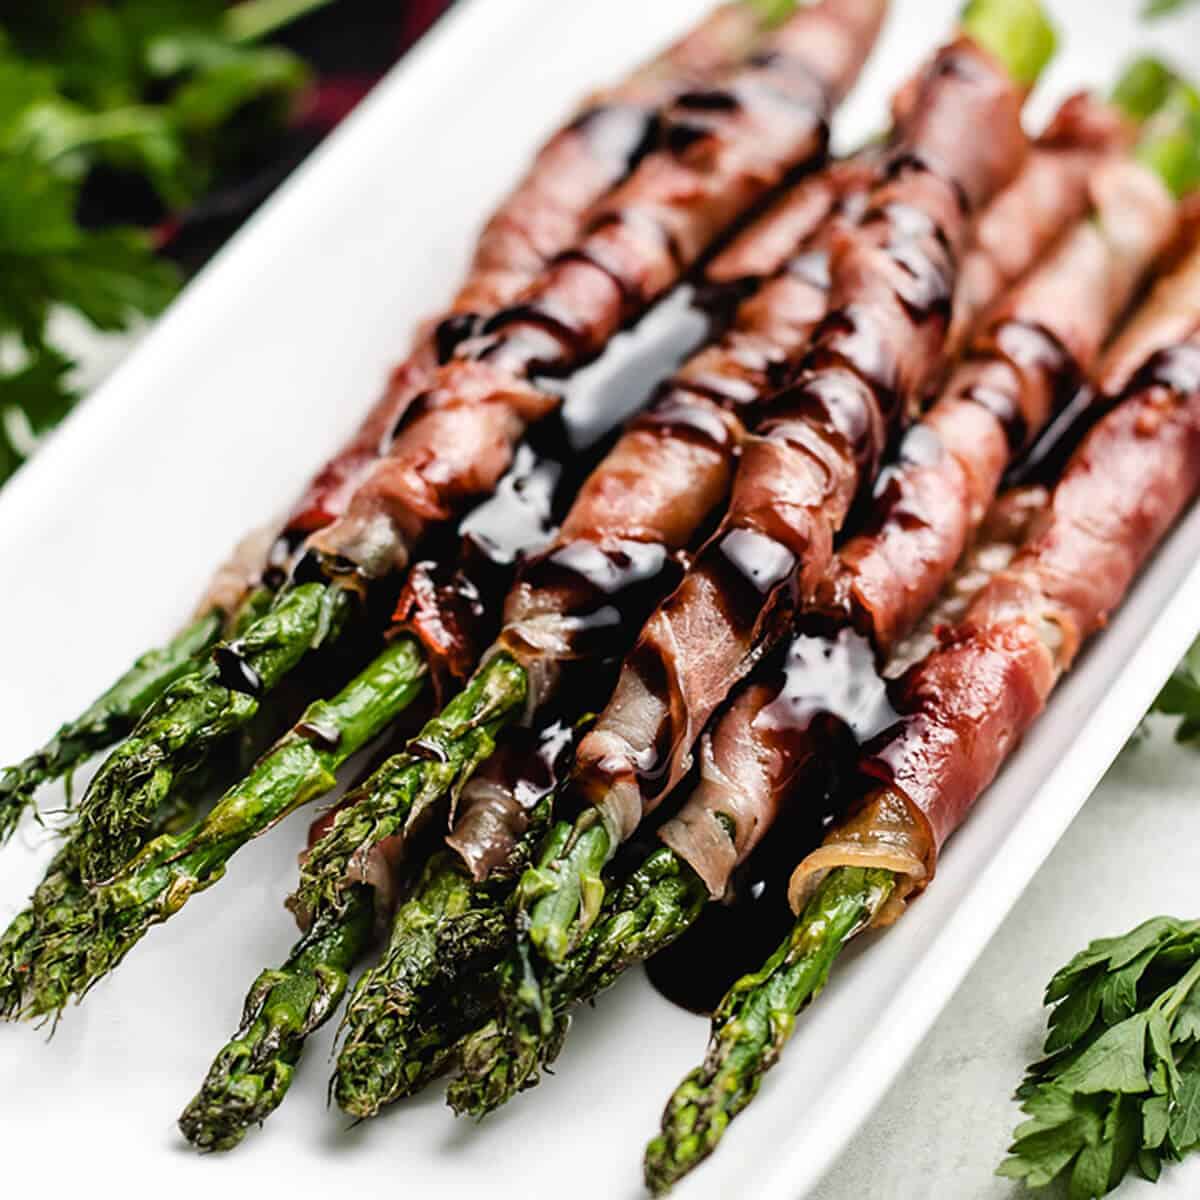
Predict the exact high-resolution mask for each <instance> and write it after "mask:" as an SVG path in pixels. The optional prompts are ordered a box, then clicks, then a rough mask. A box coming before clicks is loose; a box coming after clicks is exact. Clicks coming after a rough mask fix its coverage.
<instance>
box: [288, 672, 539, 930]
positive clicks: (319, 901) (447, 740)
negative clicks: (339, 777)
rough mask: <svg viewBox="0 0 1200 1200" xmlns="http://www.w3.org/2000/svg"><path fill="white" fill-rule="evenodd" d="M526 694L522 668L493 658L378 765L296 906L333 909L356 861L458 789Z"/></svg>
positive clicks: (327, 841) (303, 876) (319, 854)
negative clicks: (403, 745)
mask: <svg viewBox="0 0 1200 1200" xmlns="http://www.w3.org/2000/svg"><path fill="white" fill-rule="evenodd" d="M528 686H529V681H528V679H527V677H526V674H525V670H524V668H523V667H522V666H521V665H520V664H519V663H518V662H517V661H516V660H515V659H514V658H513V657H512V656H511V655H509V654H497V655H496V656H495V657H494V658H492V659H491V660H490V661H489V662H488V663H487V664H486V665H485V666H484V667H482V668H481V669H480V670H478V671H477V672H476V673H475V675H474V677H473V678H472V679H471V681H470V683H468V684H467V686H466V687H465V688H464V689H463V690H462V691H461V692H459V694H458V695H457V696H455V697H454V699H453V700H451V701H450V703H449V704H447V705H446V707H445V708H444V709H443V710H442V711H441V712H440V713H438V714H437V716H435V717H433V718H432V719H431V720H430V721H429V722H428V723H427V724H426V725H425V728H424V729H422V730H421V732H420V733H419V734H418V735H417V736H416V737H415V738H414V739H413V740H412V741H411V742H410V743H409V746H408V749H407V750H406V751H405V752H403V753H401V754H397V755H395V756H393V757H392V758H390V759H389V760H388V761H387V762H386V763H384V764H383V766H382V767H380V769H379V770H378V771H377V772H376V773H375V775H374V776H372V778H371V779H369V780H368V781H367V782H366V783H365V784H364V785H363V787H362V788H361V789H360V794H359V795H358V796H357V797H356V798H355V802H354V803H353V804H350V805H347V806H346V807H345V808H343V809H342V811H341V812H339V813H338V815H337V818H336V819H335V820H334V823H333V826H332V827H331V828H330V830H329V832H328V833H327V834H326V835H325V836H324V837H323V838H322V839H321V840H320V841H319V842H318V843H317V844H316V845H315V846H314V847H313V848H312V851H311V853H310V854H309V856H308V858H307V860H306V861H305V864H304V867H303V868H302V870H301V873H300V886H299V889H298V891H297V895H298V897H299V899H300V902H301V903H302V904H303V905H304V906H305V907H306V908H308V909H310V910H311V911H313V912H318V911H324V910H325V909H326V908H327V907H329V906H333V907H334V908H337V907H338V906H339V905H340V903H341V901H340V898H339V897H340V893H341V892H342V891H343V890H344V889H345V887H346V885H347V880H348V879H350V878H351V877H352V863H353V862H354V861H355V859H356V856H358V857H361V856H362V855H363V853H364V852H365V851H366V850H368V849H369V848H370V847H372V846H375V845H378V844H379V843H380V842H381V841H383V840H384V839H385V838H388V837H392V836H394V835H395V834H398V833H401V832H402V831H403V830H404V829H405V828H406V827H407V826H409V825H410V823H411V822H412V821H413V820H414V819H416V818H417V817H419V816H421V815H422V814H423V813H425V812H427V811H428V810H429V809H430V808H431V807H432V806H433V805H434V804H436V803H437V801H438V800H439V799H441V798H442V797H443V796H446V795H448V794H449V793H451V792H453V791H454V790H455V789H456V788H459V787H461V786H462V785H463V783H465V782H466V780H467V779H468V778H469V777H470V776H471V774H472V773H473V772H474V771H475V769H476V767H478V766H479V764H480V763H482V762H484V761H485V760H486V759H488V758H490V757H491V755H492V754H493V753H494V752H495V749H496V739H497V738H498V737H499V735H500V732H501V731H502V730H503V729H504V728H505V727H506V726H507V725H508V724H509V723H510V722H512V721H513V720H514V719H515V718H516V717H517V716H518V715H519V714H520V713H521V712H522V711H523V709H524V706H525V697H526V693H527V691H528Z"/></svg>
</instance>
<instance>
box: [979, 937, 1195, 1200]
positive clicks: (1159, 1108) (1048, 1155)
mask: <svg viewBox="0 0 1200 1200" xmlns="http://www.w3.org/2000/svg"><path fill="white" fill-rule="evenodd" d="M1046 1003H1047V1004H1050V1005H1054V1010H1053V1012H1052V1014H1051V1016H1050V1032H1049V1035H1048V1036H1047V1039H1046V1045H1045V1053H1046V1057H1045V1058H1043V1059H1042V1060H1041V1061H1039V1062H1037V1063H1034V1064H1033V1066H1032V1067H1030V1068H1029V1071H1028V1074H1027V1075H1026V1078H1025V1081H1024V1083H1023V1084H1022V1085H1021V1087H1020V1089H1019V1090H1018V1092H1017V1096H1018V1098H1019V1099H1020V1100H1021V1101H1022V1104H1021V1108H1022V1111H1023V1112H1024V1113H1025V1114H1026V1115H1027V1116H1028V1117H1029V1120H1028V1121H1026V1122H1025V1123H1024V1124H1023V1125H1021V1126H1019V1127H1018V1128H1017V1131H1016V1134H1015V1140H1014V1142H1013V1144H1012V1146H1011V1147H1010V1148H1009V1157H1008V1158H1007V1159H1006V1160H1005V1161H1004V1162H1003V1163H1002V1164H1001V1166H1000V1168H999V1172H998V1173H999V1174H1001V1175H1005V1176H1008V1177H1009V1178H1012V1179H1019V1180H1023V1181H1024V1182H1025V1184H1026V1185H1027V1186H1028V1187H1030V1188H1042V1187H1046V1186H1047V1185H1049V1184H1051V1183H1052V1182H1054V1181H1055V1180H1056V1179H1062V1180H1065V1181H1066V1189H1067V1195H1068V1196H1069V1197H1070V1200H1094V1198H1096V1197H1100V1196H1103V1195H1106V1194H1107V1193H1108V1192H1110V1191H1112V1190H1113V1189H1114V1188H1115V1187H1116V1186H1117V1185H1118V1184H1119V1183H1120V1182H1121V1180H1122V1179H1123V1178H1124V1176H1125V1175H1126V1173H1127V1172H1128V1171H1129V1170H1131V1169H1132V1168H1134V1167H1136V1168H1137V1169H1138V1170H1139V1171H1140V1172H1141V1174H1142V1175H1143V1176H1145V1178H1147V1179H1150V1180H1156V1179H1158V1177H1159V1175H1160V1174H1161V1172H1162V1168H1163V1165H1164V1163H1170V1162H1176V1161H1178V1160H1179V1159H1181V1158H1182V1157H1183V1156H1184V1155H1185V1154H1188V1153H1191V1152H1192V1151H1194V1150H1196V1149H1198V1148H1200V921H1178V920H1175V919H1174V918H1171V917H1155V918H1154V919H1153V920H1150V921H1147V922H1146V923H1145V924H1143V925H1140V926H1138V928H1137V929H1135V930H1133V931H1132V932H1131V933H1129V934H1126V935H1125V936H1124V937H1120V938H1107V939H1104V940H1101V941H1096V942H1093V943H1092V944H1091V945H1090V946H1088V948H1087V949H1086V950H1084V951H1083V952H1082V953H1081V954H1078V955H1076V957H1075V958H1074V959H1072V961H1071V962H1070V963H1068V964H1067V966H1066V967H1064V968H1063V970H1061V971H1060V972H1059V973H1058V974H1057V975H1055V977H1054V978H1053V979H1052V980H1051V981H1050V985H1049V987H1048V988H1047V990H1046Z"/></svg>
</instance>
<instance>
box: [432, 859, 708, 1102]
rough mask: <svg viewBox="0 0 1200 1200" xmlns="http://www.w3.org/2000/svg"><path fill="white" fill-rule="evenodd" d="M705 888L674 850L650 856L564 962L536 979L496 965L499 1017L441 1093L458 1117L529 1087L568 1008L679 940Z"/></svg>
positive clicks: (479, 1034)
mask: <svg viewBox="0 0 1200 1200" xmlns="http://www.w3.org/2000/svg"><path fill="white" fill-rule="evenodd" d="M708 899H709V896H708V889H707V887H706V886H705V884H704V882H703V881H702V880H701V879H700V877H699V876H698V875H697V874H696V873H695V871H693V870H692V868H691V867H690V866H689V865H688V864H687V863H686V862H684V861H683V860H682V859H681V858H680V857H679V856H678V855H677V854H676V853H675V852H674V851H673V850H670V849H668V848H667V847H665V846H663V847H660V848H659V849H657V850H655V851H653V852H652V853H651V854H650V855H649V857H648V858H646V860H645V861H644V862H642V863H641V864H640V865H639V866H638V868H637V869H636V870H634V871H633V872H631V874H630V875H629V877H628V878H627V879H626V880H625V881H624V882H623V883H622V884H621V886H620V887H619V888H616V889H614V890H613V893H612V896H611V898H610V899H609V900H608V901H607V902H606V904H605V908H604V912H603V914H602V915H601V917H600V918H599V920H597V921H596V923H595V924H594V925H593V926H592V928H591V929H589V930H588V932H587V933H586V934H585V936H584V938H583V940H582V942H581V943H580V945H579V947H578V948H577V949H576V950H575V952H574V953H572V954H571V955H570V956H569V957H568V958H567V959H566V960H565V961H564V962H562V963H561V964H559V965H558V966H557V967H555V968H553V969H551V970H550V971H548V972H546V973H544V974H543V976H542V977H541V978H538V977H537V976H536V975H534V974H533V972H532V971H529V970H527V969H524V968H525V966H526V963H525V961H523V960H519V959H518V960H512V959H510V960H507V961H506V962H505V963H504V964H503V966H502V967H501V968H500V972H499V977H500V994H501V1006H500V1012H499V1015H498V1016H497V1017H495V1018H493V1019H492V1020H490V1021H489V1022H488V1023H487V1024H485V1025H484V1026H482V1027H480V1028H479V1029H476V1030H475V1031H473V1032H472V1033H471V1034H470V1035H469V1036H468V1037H467V1038H465V1039H464V1041H463V1043H462V1044H461V1046H460V1047H459V1060H460V1066H461V1074H460V1075H459V1076H458V1078H457V1079H455V1080H453V1081H452V1082H451V1084H450V1086H449V1087H448V1089H447V1092H446V1098H447V1101H448V1103H449V1104H450V1107H451V1108H453V1109H454V1111H455V1112H457V1113H459V1114H464V1113H470V1114H472V1115H473V1116H478V1117H482V1116H484V1115H486V1114H487V1113H489V1112H491V1111H492V1110H493V1109H495V1108H498V1107H499V1106H500V1105H501V1104H503V1103H505V1102H506V1101H507V1100H509V1099H511V1098H512V1097H513V1096H514V1095H516V1093H517V1092H518V1091H523V1090H525V1089H526V1088H529V1087H532V1086H534V1084H536V1083H537V1080H538V1070H539V1068H541V1067H544V1066H546V1065H547V1064H549V1063H551V1062H553V1061H554V1059H555V1057H556V1056H557V1054H558V1051H559V1049H560V1048H561V1046H562V1043H563V1041H564V1040H565V1038H566V1034H567V1029H568V1023H569V1022H568V1017H567V1011H568V1009H569V1008H570V1007H571V1005H573V1004H578V1003H580V1002H582V1001H584V1000H589V999H591V998H592V997H593V996H594V995H596V993H598V992H600V991H602V990H603V989H604V988H606V987H608V986H609V984H611V983H612V982H613V981H614V980H616V979H617V977H618V976H620V975H621V974H622V973H623V972H625V971H627V970H628V969H629V968H630V967H632V966H634V965H635V964H636V963H639V962H644V961H645V960H646V959H648V958H650V957H651V956H652V955H654V954H657V953H658V952H659V951H660V950H663V949H665V948H666V947H667V946H669V945H670V944H671V943H672V942H674V941H675V940H676V939H677V938H679V937H680V936H681V935H682V934H683V933H684V932H685V931H686V930H687V929H688V928H690V927H691V925H692V924H693V923H694V922H695V920H696V918H697V917H698V916H699V915H700V913H701V911H702V910H703V908H704V906H705V905H706V904H707V903H708Z"/></svg>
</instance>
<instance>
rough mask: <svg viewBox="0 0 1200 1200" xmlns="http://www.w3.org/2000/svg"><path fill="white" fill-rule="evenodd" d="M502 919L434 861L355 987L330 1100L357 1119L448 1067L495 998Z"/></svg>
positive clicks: (461, 876)
mask: <svg viewBox="0 0 1200 1200" xmlns="http://www.w3.org/2000/svg"><path fill="white" fill-rule="evenodd" d="M509 940H510V937H509V925H508V916H507V913H506V912H505V909H504V906H503V904H502V903H495V902H494V901H493V897H492V896H491V895H490V894H489V893H488V891H487V890H485V889H484V888H481V887H479V886H478V885H475V884H474V883H473V882H472V880H471V879H470V877H469V876H468V875H467V874H466V873H465V871H464V870H463V869H462V867H461V865H460V864H459V862H458V861H457V859H456V858H455V857H454V855H452V854H450V853H449V852H440V853H438V854H436V855H434V856H433V857H432V858H431V859H430V860H429V862H428V863H427V864H426V867H425V870H424V872H423V874H422V876H421V879H420V881H419V882H418V884H417V886H416V888H415V889H414V891H413V893H412V895H411V896H410V897H409V898H408V899H407V900H405V902H404V903H403V904H402V905H401V906H400V908H399V909H398V911H397V913H396V918H395V921H394V923H393V926H392V934H391V940H390V943H389V946H388V952H387V954H385V956H384V958H383V960H382V962H381V963H380V964H379V966H377V967H375V968H374V969H373V970H371V971H368V972H367V973H366V974H365V975H364V976H363V977H362V979H360V980H359V981H358V984H357V985H356V987H355V989H354V994H353V996H352V997H351V1000H350V1003H349V1005H348V1006H347V1010H346V1015H345V1018H344V1019H343V1023H342V1028H343V1032H344V1033H345V1041H344V1043H343V1045H342V1049H341V1053H340V1054H339V1055H338V1062H337V1070H336V1072H335V1074H334V1077H333V1086H332V1093H333V1096H334V1098H335V1099H336V1100H337V1103H338V1105H339V1106H340V1107H341V1108H342V1109H343V1110H344V1111H345V1112H347V1113H349V1114H351V1115H352V1116H355V1117H372V1116H374V1115H375V1114H376V1113H377V1112H379V1110H380V1108H382V1107H383V1106H384V1105H385V1104H390V1103H391V1102H392V1101H394V1100H398V1099H400V1098H401V1097H404V1096H409V1095H412V1094H413V1093H414V1092H416V1091H418V1090H419V1089H420V1088H421V1087H423V1086H424V1085H425V1084H426V1083H427V1082H428V1081H429V1080H431V1079H433V1078H434V1077H435V1076H436V1075H438V1074H440V1073H441V1071H442V1070H444V1069H445V1067H446V1065H447V1064H448V1063H449V1062H450V1059H451V1055H452V1052H453V1049H454V1045H455V1042H456V1041H457V1040H458V1038H459V1037H461V1036H462V1035H463V1034H464V1033H466V1032H467V1031H468V1030H470V1029H471V1028H473V1027H474V1026H475V1025H476V1024H477V1023H478V1022H479V1020H480V1018H481V1016H482V1014H483V1013H485V1012H486V1011H487V1010H488V1009H489V1008H490V1006H491V1004H492V1003H493V1002H494V1000H495V994H496V992H495V979H494V968H495V965H496V963H497V962H498V961H499V959H500V956H501V954H502V953H503V952H504V950H505V949H506V948H507V946H508V943H509Z"/></svg>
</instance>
